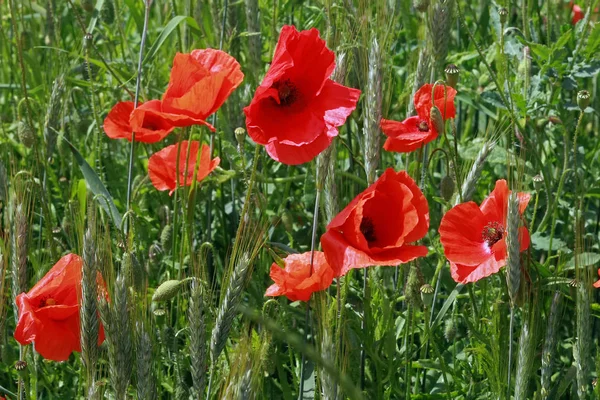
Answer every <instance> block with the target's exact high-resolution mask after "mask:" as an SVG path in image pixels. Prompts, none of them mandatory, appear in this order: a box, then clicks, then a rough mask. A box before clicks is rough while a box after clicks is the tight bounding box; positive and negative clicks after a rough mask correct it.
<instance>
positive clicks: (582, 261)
mask: <svg viewBox="0 0 600 400" xmlns="http://www.w3.org/2000/svg"><path fill="white" fill-rule="evenodd" d="M575 258H577V261H578V264H579V267H589V266H591V265H595V264H597V263H598V262H600V254H597V253H581V254H579V256H577V255H576V256H575V257H573V258H572V259H571V260H569V262H568V263H567V265H566V268H575Z"/></svg>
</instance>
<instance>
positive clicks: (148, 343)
mask: <svg viewBox="0 0 600 400" xmlns="http://www.w3.org/2000/svg"><path fill="white" fill-rule="evenodd" d="M136 331H137V332H136V333H137V334H136V337H137V341H136V344H137V346H136V362H135V364H136V377H137V386H136V391H137V398H138V399H147V400H154V399H156V381H155V379H154V376H153V374H152V354H153V353H152V340H151V339H150V335H149V334H148V332H147V331H146V327H145V326H144V323H143V322H138V323H137V324H136Z"/></svg>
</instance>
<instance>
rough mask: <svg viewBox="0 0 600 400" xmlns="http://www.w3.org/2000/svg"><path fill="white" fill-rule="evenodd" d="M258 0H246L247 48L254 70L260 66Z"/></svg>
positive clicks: (257, 69)
mask: <svg viewBox="0 0 600 400" xmlns="http://www.w3.org/2000/svg"><path fill="white" fill-rule="evenodd" d="M258 12H259V11H258V0H246V23H247V25H248V33H249V34H250V36H248V50H249V53H250V62H251V64H252V66H253V67H252V69H253V70H254V71H260V70H261V69H262V68H261V59H260V58H261V48H262V43H261V33H260V22H259V20H258Z"/></svg>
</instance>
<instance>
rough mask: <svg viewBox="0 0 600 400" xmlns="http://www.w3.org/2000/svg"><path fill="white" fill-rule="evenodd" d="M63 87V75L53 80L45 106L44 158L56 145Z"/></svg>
mask: <svg viewBox="0 0 600 400" xmlns="http://www.w3.org/2000/svg"><path fill="white" fill-rule="evenodd" d="M64 89H65V82H64V78H63V76H62V75H61V76H59V77H58V78H56V79H55V80H54V84H53V85H52V92H51V94H50V100H49V101H48V107H47V108H46V119H45V121H44V139H45V140H46V159H50V158H51V156H52V152H53V151H54V148H55V147H56V138H57V136H58V135H57V132H58V129H57V128H58V118H59V116H60V112H61V108H62V104H63V102H62V101H61V98H62V95H63V93H64Z"/></svg>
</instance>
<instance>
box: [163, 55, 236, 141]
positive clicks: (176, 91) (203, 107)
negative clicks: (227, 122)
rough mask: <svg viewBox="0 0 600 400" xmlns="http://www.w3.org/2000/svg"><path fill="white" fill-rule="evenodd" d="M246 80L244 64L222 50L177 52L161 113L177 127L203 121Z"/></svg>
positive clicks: (212, 128) (210, 126) (213, 129)
mask: <svg viewBox="0 0 600 400" xmlns="http://www.w3.org/2000/svg"><path fill="white" fill-rule="evenodd" d="M243 80H244V74H243V73H242V70H241V67H240V64H239V63H238V62H237V61H236V59H235V58H233V57H232V56H230V55H229V54H227V53H225V52H224V51H221V50H215V49H201V50H194V51H192V52H191V53H190V54H181V53H177V54H176V55H175V59H174V60H173V68H172V69H171V77H170V79H169V86H168V87H167V90H166V91H165V94H164V95H163V99H162V109H161V116H162V117H163V118H164V119H165V120H167V121H169V122H170V123H171V124H173V126H190V125H197V124H203V125H206V126H208V127H209V128H210V129H211V130H212V131H213V132H214V131H215V128H214V127H213V126H212V125H210V124H209V123H208V122H206V119H207V118H208V117H209V116H210V115H211V114H213V113H214V112H215V111H217V110H218V109H219V107H221V106H222V105H223V103H224V102H225V100H227V98H228V97H229V95H230V94H231V93H232V92H233V91H234V90H235V88H237V87H238V86H239V85H240V84H241V83H242V81H243Z"/></svg>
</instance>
